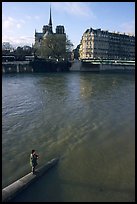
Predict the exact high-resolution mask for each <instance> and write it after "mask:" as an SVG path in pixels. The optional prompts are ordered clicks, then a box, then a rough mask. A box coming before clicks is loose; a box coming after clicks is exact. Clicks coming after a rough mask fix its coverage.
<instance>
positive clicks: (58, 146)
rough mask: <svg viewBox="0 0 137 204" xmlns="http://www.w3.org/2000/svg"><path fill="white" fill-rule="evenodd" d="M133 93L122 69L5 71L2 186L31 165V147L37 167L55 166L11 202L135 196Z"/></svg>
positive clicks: (130, 80) (132, 83) (131, 198)
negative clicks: (49, 163)
mask: <svg viewBox="0 0 137 204" xmlns="http://www.w3.org/2000/svg"><path fill="white" fill-rule="evenodd" d="M134 92H135V81H134V75H127V74H123V75H122V74H93V73H65V74H64V73H56V74H53V73H52V74H45V75H42V74H30V75H29V74H22V75H20V74H16V75H7V76H3V78H2V185H3V187H4V186H7V185H9V184H10V183H12V182H13V181H15V180H16V179H18V178H20V177H21V176H23V175H25V174H26V173H28V172H29V171H30V166H29V154H30V151H31V149H32V148H35V149H36V150H37V151H38V152H39V154H40V158H39V166H42V165H43V164H45V163H46V162H47V161H48V160H50V159H51V158H53V157H57V156H59V157H60V158H61V159H60V162H59V165H58V166H57V167H56V168H55V169H52V170H51V171H50V172H49V173H48V174H46V175H45V176H44V177H42V179H40V180H39V181H37V182H36V183H35V184H34V185H33V186H31V187H30V188H29V189H27V190H26V191H25V192H24V193H22V194H21V195H20V196H18V198H16V200H15V201H20V200H21V201H32V202H33V201H58V202H61V201H91V202H92V201H95V202H96V201H104V202H107V201H110V202H111V201H134V199H135V198H134V197H135V184H134V179H135V169H134V168H135V164H134V155H135V147H134V142H135V124H134V122H135V118H134V115H135V107H134V105H135V104H134V102H135V95H134ZM36 192H37V193H36ZM53 195H54V196H53Z"/></svg>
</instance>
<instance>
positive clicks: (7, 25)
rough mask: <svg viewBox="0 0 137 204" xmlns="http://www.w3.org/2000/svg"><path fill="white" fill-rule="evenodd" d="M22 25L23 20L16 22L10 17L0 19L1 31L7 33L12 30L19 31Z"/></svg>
mask: <svg viewBox="0 0 137 204" xmlns="http://www.w3.org/2000/svg"><path fill="white" fill-rule="evenodd" d="M23 24H25V21H24V20H16V19H14V18H12V17H10V16H8V17H3V19H2V30H5V31H8V30H12V29H16V28H17V29H20V28H21V27H22V26H23Z"/></svg>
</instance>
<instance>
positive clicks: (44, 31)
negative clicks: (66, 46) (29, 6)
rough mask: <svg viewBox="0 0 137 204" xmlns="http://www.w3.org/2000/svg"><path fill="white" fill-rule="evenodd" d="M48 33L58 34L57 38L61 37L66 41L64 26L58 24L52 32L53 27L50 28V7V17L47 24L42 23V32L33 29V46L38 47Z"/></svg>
mask: <svg viewBox="0 0 137 204" xmlns="http://www.w3.org/2000/svg"><path fill="white" fill-rule="evenodd" d="M49 35H56V36H57V35H58V37H59V38H61V39H62V40H63V41H66V33H65V29H64V26H62V25H58V26H57V27H56V32H55V33H54V32H53V28H52V17H51V7H50V18H49V24H48V25H44V26H43V29H42V32H41V33H39V32H36V30H35V46H36V47H39V46H41V45H42V41H43V40H44V39H45V38H48V36H49Z"/></svg>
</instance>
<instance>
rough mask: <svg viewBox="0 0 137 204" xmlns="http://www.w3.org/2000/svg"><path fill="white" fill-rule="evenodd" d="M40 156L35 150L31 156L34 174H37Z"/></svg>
mask: <svg viewBox="0 0 137 204" xmlns="http://www.w3.org/2000/svg"><path fill="white" fill-rule="evenodd" d="M38 157H39V156H38V154H37V153H36V151H35V150H34V149H33V150H32V152H31V154H30V165H31V168H32V173H33V174H35V168H36V166H37V165H38V162H37V159H38Z"/></svg>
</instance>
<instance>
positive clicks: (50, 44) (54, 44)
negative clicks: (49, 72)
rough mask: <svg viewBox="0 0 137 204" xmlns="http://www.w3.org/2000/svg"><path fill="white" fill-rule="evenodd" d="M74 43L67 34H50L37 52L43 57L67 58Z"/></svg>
mask: <svg viewBox="0 0 137 204" xmlns="http://www.w3.org/2000/svg"><path fill="white" fill-rule="evenodd" d="M72 46H73V44H72V43H71V42H70V40H68V37H66V35H62V34H60V35H55V34H53V35H48V36H46V38H45V39H43V40H42V43H41V46H40V47H38V48H37V52H36V54H37V55H39V56H41V57H42V58H46V59H47V58H52V59H58V60H63V59H67V56H68V52H70V50H71V47H72Z"/></svg>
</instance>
